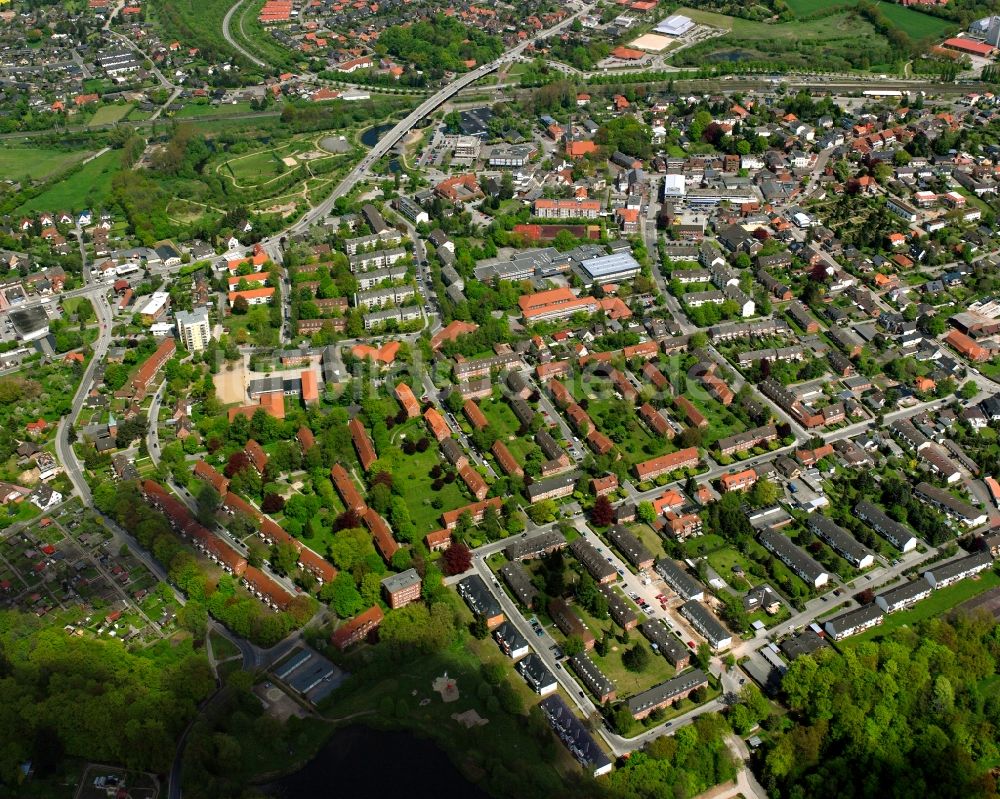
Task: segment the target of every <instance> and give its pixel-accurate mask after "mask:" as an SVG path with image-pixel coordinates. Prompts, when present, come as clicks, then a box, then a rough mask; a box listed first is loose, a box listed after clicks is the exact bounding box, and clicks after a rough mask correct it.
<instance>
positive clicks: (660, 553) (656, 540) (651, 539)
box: [629, 524, 666, 560]
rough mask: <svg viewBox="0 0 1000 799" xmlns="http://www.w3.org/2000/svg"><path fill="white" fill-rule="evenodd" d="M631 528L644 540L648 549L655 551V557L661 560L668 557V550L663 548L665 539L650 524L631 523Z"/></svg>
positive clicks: (637, 536) (634, 533) (633, 532)
mask: <svg viewBox="0 0 1000 799" xmlns="http://www.w3.org/2000/svg"><path fill="white" fill-rule="evenodd" d="M629 530H631V531H632V534H633V535H634V536H635V537H636V538H638V539H639V540H640V541H642V543H643V545H644V546H645V547H646V549H648V550H649V551H650V552H652V553H653V557H654V558H656V559H657V560H659V559H660V558H663V557H666V552H664V550H663V539H662V538H660V536H659V535H658V534H657V533H656V531H655V530H654V529H653V528H652V527H650V526H649V525H648V524H632V525H629Z"/></svg>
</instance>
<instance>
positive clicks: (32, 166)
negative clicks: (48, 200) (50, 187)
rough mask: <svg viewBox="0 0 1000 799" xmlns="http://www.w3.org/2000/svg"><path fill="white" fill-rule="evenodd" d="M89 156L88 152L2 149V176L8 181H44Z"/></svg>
mask: <svg viewBox="0 0 1000 799" xmlns="http://www.w3.org/2000/svg"><path fill="white" fill-rule="evenodd" d="M88 155H89V153H87V152H86V151H83V150H78V151H76V152H66V151H64V150H46V149H36V148H32V149H30V150H29V149H27V148H21V147H0V175H3V176H4V178H6V179H8V180H24V179H25V178H31V179H33V180H44V179H46V178H49V177H52V176H53V175H56V174H58V173H60V172H62V171H63V170H64V169H66V168H67V167H69V166H71V165H72V164H75V163H76V162H77V161H81V160H83V159H84V158H86V157H87V156H88Z"/></svg>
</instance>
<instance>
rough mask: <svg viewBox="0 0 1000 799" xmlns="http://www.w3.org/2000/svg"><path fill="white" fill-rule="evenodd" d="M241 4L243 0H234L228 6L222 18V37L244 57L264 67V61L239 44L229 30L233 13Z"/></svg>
mask: <svg viewBox="0 0 1000 799" xmlns="http://www.w3.org/2000/svg"><path fill="white" fill-rule="evenodd" d="M242 4H243V0H236V2H235V3H233V4H232V5H231V6H230V7H229V10H228V11H227V12H226V16H224V17H223V18H222V37H223V38H224V39H225V40H226V42H227V43H228V44H229V46H230V47H232V48H233V49H234V50H235V51H236V52H238V53H239V54H240V55H242V56H243V57H244V58H246V59H247V60H249V61H252V62H253V63H255V64H256V65H257V66H259V67H266V66H267V64H266V63H264V62H263V61H261V60H260V59H259V58H257V56H255V55H253V54H251V53H250V52H249V51H248V50H247V49H246V48H245V47H243V45H241V44H239V43H238V42H237V41H236V40H235V39H234V38H233V36H232V33H230V31H229V25H230V23H231V22H232V19H233V14H235V13H236V9H238V8H239V7H240V6H241V5H242Z"/></svg>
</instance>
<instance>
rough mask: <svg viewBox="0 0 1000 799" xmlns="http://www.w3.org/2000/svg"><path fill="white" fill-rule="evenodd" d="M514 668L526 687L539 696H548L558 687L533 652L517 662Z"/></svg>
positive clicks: (549, 672)
mask: <svg viewBox="0 0 1000 799" xmlns="http://www.w3.org/2000/svg"><path fill="white" fill-rule="evenodd" d="M514 668H515V669H517V673H518V674H520V675H521V676H522V677H523V678H524V681H525V682H526V683H527V684H528V687H529V688H531V690H532V691H534V692H535V693H536V694H538V695H539V696H548V695H549V694H551V693H554V692H555V691H556V689H557V688H558V687H559V684H558V683H557V682H556V678H555V677H554V676H553V674H552V672H551V671H549V670H548V668H546V666H545V663H544V662H543V661H542V659H541V658H540V657H539V656H538V655H536V654H535V653H534V652H531V653H529V654H528V656H527V657H524V658H522V659H521V660H519V661H518V662H517V665H516V666H515V667H514Z"/></svg>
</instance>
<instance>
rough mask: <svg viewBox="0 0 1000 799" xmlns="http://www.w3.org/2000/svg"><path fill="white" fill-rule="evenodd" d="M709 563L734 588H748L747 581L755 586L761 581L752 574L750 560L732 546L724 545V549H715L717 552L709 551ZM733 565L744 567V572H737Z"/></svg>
mask: <svg viewBox="0 0 1000 799" xmlns="http://www.w3.org/2000/svg"><path fill="white" fill-rule="evenodd" d="M708 563H709V565H710V566H711V567H712V568H713V569H715V570H716V571H717V572H718V573H719V576H720V577H721V578H722V579H723V580H725V581H726V582H727V583H729V584H730V585H731V586H733V587H734V588H746V587H747V586H746V583H750V585H751V586H753V585H756V584H757V583H758V582H760V581H759V580H758V579H757V578H755V577H754V576H753V575H751V574H750V561H749V560H747V559H746V558H745V557H743V555H742V554H740V553H739V552H737V551H736V550H735V549H733V548H732V547H724V548H723V549H717V550H715V552H709V553H708ZM733 566H739V567H740V568H742V569H743V574H742V575H737V574H735V573H734V572H733Z"/></svg>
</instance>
